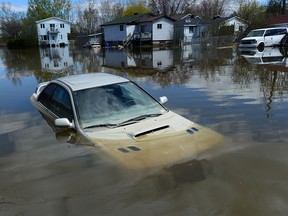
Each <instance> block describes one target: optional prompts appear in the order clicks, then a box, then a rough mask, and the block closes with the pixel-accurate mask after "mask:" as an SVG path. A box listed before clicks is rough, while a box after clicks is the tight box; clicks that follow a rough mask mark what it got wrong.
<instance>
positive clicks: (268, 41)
mask: <svg viewBox="0 0 288 216" xmlns="http://www.w3.org/2000/svg"><path fill="white" fill-rule="evenodd" d="M273 37H274V29H268V30H266V32H265V35H264V43H265V46H272V45H273Z"/></svg>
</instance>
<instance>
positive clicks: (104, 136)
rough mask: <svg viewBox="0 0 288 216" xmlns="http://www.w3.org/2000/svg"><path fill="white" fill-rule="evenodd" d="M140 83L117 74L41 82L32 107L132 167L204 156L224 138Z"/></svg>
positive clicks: (61, 126) (32, 97) (99, 74)
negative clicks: (203, 154)
mask: <svg viewBox="0 0 288 216" xmlns="http://www.w3.org/2000/svg"><path fill="white" fill-rule="evenodd" d="M167 100H168V99H167V97H164V96H163V97H160V101H159V102H158V101H157V100H155V99H154V98H153V97H152V96H151V95H149V94H148V93H147V92H146V91H145V90H143V89H142V88H141V87H140V86H138V85H137V84H135V83H134V82H132V81H130V80H128V79H126V78H123V77H119V76H116V75H112V74H106V73H91V74H80V75H72V76H66V77H62V78H58V79H56V80H52V81H50V82H45V83H40V84H39V85H38V87H37V89H36V91H35V93H34V94H33V95H32V96H31V102H32V104H33V105H34V106H35V107H36V108H37V109H38V110H39V111H40V113H41V114H42V115H44V116H45V118H48V119H51V121H52V122H53V123H54V124H55V126H56V127H58V128H69V129H71V130H75V131H76V132H77V133H78V134H80V135H82V136H84V137H86V138H87V139H89V140H90V141H92V142H93V143H94V144H95V145H96V146H100V147H101V148H102V149H103V150H104V151H105V152H106V153H107V154H109V155H111V156H113V157H114V158H116V159H117V160H119V161H121V162H122V163H123V164H124V165H125V166H126V167H128V168H144V167H156V166H160V165H168V164H173V163H175V162H179V161H184V160H185V159H189V160H191V159H195V158H197V156H198V154H199V153H201V152H204V151H205V150H208V149H209V148H211V147H213V146H215V145H216V144H217V143H219V142H220V140H221V139H222V136H221V135H220V134H218V133H217V132H214V131H212V130H210V129H208V128H206V127H203V126H201V125H199V124H196V123H194V122H191V121H189V120H188V119H186V118H184V117H182V116H180V115H178V114H176V113H174V112H173V111H171V110H169V109H167V108H166V107H165V106H164V103H165V102H167Z"/></svg>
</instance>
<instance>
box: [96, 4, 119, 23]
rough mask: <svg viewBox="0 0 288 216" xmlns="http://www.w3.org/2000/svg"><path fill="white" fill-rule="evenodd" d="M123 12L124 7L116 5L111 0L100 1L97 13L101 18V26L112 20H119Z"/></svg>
mask: <svg viewBox="0 0 288 216" xmlns="http://www.w3.org/2000/svg"><path fill="white" fill-rule="evenodd" d="M123 11H124V5H123V4H122V3H120V2H118V3H116V2H115V1H112V0H103V1H101V4H100V8H99V13H100V16H101V24H103V23H106V22H109V21H111V20H113V19H116V18H120V17H121V16H122V14H123Z"/></svg>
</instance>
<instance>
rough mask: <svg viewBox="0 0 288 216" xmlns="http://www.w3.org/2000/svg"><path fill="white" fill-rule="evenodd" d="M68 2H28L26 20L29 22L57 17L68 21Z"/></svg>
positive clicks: (52, 0) (60, 0) (67, 0)
mask: <svg viewBox="0 0 288 216" xmlns="http://www.w3.org/2000/svg"><path fill="white" fill-rule="evenodd" d="M70 9H71V3H70V0H28V10H27V18H28V19H29V20H31V22H34V21H37V20H41V19H45V18H49V17H59V18H62V19H67V20H68V19H69V12H70Z"/></svg>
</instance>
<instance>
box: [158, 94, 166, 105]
mask: <svg viewBox="0 0 288 216" xmlns="http://www.w3.org/2000/svg"><path fill="white" fill-rule="evenodd" d="M167 101H168V98H167V97H166V96H162V97H160V98H159V102H160V103H161V104H165V103H167Z"/></svg>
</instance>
